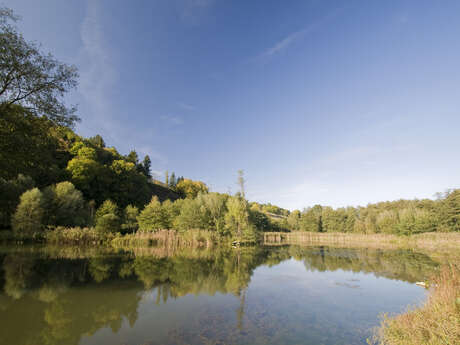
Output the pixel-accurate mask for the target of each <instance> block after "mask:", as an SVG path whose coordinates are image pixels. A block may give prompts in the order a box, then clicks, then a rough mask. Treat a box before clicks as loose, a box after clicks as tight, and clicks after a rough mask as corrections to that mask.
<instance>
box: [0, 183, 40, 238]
mask: <svg viewBox="0 0 460 345" xmlns="http://www.w3.org/2000/svg"><path fill="white" fill-rule="evenodd" d="M34 186H35V183H34V181H33V180H32V179H31V178H30V177H28V176H24V175H22V174H19V175H18V177H17V178H15V179H12V180H8V181H7V180H4V179H3V178H1V177H0V228H5V229H6V228H9V227H10V225H11V216H12V215H13V213H14V212H15V211H16V207H17V206H18V204H19V197H20V196H21V195H22V193H24V192H25V191H26V190H29V189H32V188H33V187H34Z"/></svg>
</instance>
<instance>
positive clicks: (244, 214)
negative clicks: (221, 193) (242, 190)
mask: <svg viewBox="0 0 460 345" xmlns="http://www.w3.org/2000/svg"><path fill="white" fill-rule="evenodd" d="M227 210H228V211H227V213H226V215H225V225H226V227H227V229H228V231H229V232H230V233H231V234H232V235H233V236H236V237H238V239H239V240H240V241H241V238H242V234H243V229H245V228H247V227H248V226H249V214H248V205H247V202H246V200H244V199H243V198H242V197H241V196H240V195H236V196H232V197H229V198H228V200H227Z"/></svg>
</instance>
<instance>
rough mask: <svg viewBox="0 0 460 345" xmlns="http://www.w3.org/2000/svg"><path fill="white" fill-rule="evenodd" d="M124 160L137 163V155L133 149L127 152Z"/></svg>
mask: <svg viewBox="0 0 460 345" xmlns="http://www.w3.org/2000/svg"><path fill="white" fill-rule="evenodd" d="M126 160H127V161H128V162H131V163H133V164H138V163H139V157H138V155H137V152H136V151H134V150H131V151H130V152H129V154H128V155H127V156H126Z"/></svg>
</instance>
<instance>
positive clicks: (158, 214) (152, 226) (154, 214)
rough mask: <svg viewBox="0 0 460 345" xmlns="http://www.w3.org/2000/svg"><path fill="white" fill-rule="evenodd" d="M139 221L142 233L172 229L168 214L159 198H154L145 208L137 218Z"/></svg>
mask: <svg viewBox="0 0 460 345" xmlns="http://www.w3.org/2000/svg"><path fill="white" fill-rule="evenodd" d="M137 221H138V223H139V230H141V231H157V230H160V229H168V228H169V227H170V220H169V217H168V213H167V212H166V210H165V209H164V208H163V207H162V205H161V203H160V201H159V200H158V197H157V196H154V197H153V198H152V200H151V201H150V202H149V203H148V204H147V205H146V206H145V208H144V209H143V210H142V212H141V213H140V215H139V216H138V217H137Z"/></svg>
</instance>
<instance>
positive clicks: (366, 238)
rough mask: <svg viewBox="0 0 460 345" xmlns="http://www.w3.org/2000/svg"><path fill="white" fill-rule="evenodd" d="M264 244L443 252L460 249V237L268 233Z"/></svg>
mask: <svg viewBox="0 0 460 345" xmlns="http://www.w3.org/2000/svg"><path fill="white" fill-rule="evenodd" d="M263 244H265V245H279V244H305V245H309V244H311V245H333V246H344V247H350V246H351V247H366V248H395V247H401V248H413V249H426V250H433V251H444V250H451V249H453V250H455V249H457V250H459V249H460V233H458V232H457V233H455V232H450V233H449V232H447V233H438V232H430V233H424V234H417V235H410V236H398V235H390V234H353V233H350V234H348V233H340V232H332V233H319V232H288V233H286V232H266V233H264V237H263Z"/></svg>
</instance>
